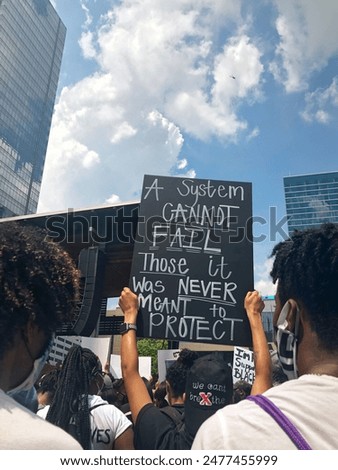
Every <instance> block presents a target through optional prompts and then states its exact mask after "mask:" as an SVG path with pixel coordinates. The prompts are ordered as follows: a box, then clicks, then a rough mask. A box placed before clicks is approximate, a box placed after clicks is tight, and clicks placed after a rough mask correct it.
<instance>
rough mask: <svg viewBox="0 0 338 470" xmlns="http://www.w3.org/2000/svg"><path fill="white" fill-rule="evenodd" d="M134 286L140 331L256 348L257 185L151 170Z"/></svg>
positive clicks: (141, 218)
mask: <svg viewBox="0 0 338 470" xmlns="http://www.w3.org/2000/svg"><path fill="white" fill-rule="evenodd" d="M130 288H131V289H132V290H133V291H134V292H136V293H137V294H138V295H139V299H140V310H141V311H140V315H139V318H138V335H139V336H144V337H150V338H167V339H170V340H176V341H192V342H204V343H212V344H225V345H239V346H244V345H245V346H249V345H250V344H251V333H250V327H249V324H248V321H247V317H246V313H245V311H244V297H245V295H246V293H247V291H248V290H252V289H253V254H252V196H251V184H250V183H239V182H229V181H214V180H200V179H188V178H175V177H164V176H150V175H146V176H145V177H144V183H143V191H142V197H141V203H140V210H139V222H138V230H137V236H136V240H135V245H134V255H133V262H132V268H131V277H130Z"/></svg>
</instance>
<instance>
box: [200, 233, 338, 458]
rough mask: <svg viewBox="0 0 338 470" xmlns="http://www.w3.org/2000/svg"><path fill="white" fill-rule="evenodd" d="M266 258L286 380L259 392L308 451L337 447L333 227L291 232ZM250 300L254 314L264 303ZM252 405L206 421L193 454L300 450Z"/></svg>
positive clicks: (337, 241) (337, 245) (254, 296)
mask: <svg viewBox="0 0 338 470" xmlns="http://www.w3.org/2000/svg"><path fill="white" fill-rule="evenodd" d="M271 256H272V257H274V263H273V267H272V271H271V276H272V279H273V282H274V283H277V294H276V308H275V315H274V327H275V332H276V336H275V339H276V345H277V352H278V356H279V360H280V362H281V365H282V367H283V371H284V373H285V374H286V376H287V377H288V380H287V381H286V382H284V383H282V384H280V385H277V386H270V385H272V382H271V378H269V374H267V375H266V379H267V382H266V384H267V385H266V386H265V387H264V386H263V389H262V390H265V391H263V393H262V392H259V391H258V393H260V394H261V396H263V397H267V398H268V399H270V401H271V402H272V404H273V405H275V406H277V407H278V409H279V410H280V411H282V412H283V413H284V415H285V416H286V418H288V419H289V420H290V421H291V423H292V424H293V425H294V426H295V429H296V430H297V431H298V432H299V433H300V435H301V438H302V440H304V441H305V444H306V446H307V447H306V448H311V449H314V450H326V449H331V450H332V449H338V428H337V422H338V406H337V400H338V398H337V397H338V302H337V290H338V225H337V224H324V225H322V226H321V227H319V228H314V229H307V230H304V231H296V232H294V233H293V235H292V236H291V237H290V238H289V239H287V240H285V241H283V242H280V243H278V244H277V245H276V246H275V247H274V249H273V251H272V255H271ZM250 296H251V300H252V302H251V308H252V309H253V312H256V314H257V315H259V314H260V312H261V309H262V300H261V299H260V296H259V295H258V293H257V292H254V293H251V295H250ZM246 300H247V299H246ZM251 313H252V312H251ZM251 327H252V326H251ZM253 336H254V332H253ZM263 350H264V348H263ZM265 351H266V350H265ZM269 361H270V358H268V359H267V365H268V367H269V368H271V364H270V362H269ZM263 379H264V377H263ZM269 382H270V385H269ZM256 397H257V395H256ZM249 398H251V399H252V398H255V397H249ZM251 399H245V400H242V401H241V402H239V403H238V404H236V405H229V406H227V407H225V408H223V409H221V410H219V411H218V412H217V413H215V414H214V415H213V416H212V417H211V418H209V419H208V420H207V421H206V422H205V423H203V424H202V426H201V427H200V429H199V430H198V432H197V435H196V437H195V440H194V442H193V445H192V449H195V450H198V449H205V450H217V449H222V450H227V449H229V450H230V449H231V450H239V449H245V450H250V449H253V450H262V449H270V450H273V449H275V450H292V449H296V448H299V447H298V445H297V444H296V443H295V442H294V441H293V440H292V439H291V437H290V436H291V434H290V433H289V432H287V431H288V429H287V430H286V431H284V430H283V429H282V428H281V426H280V425H279V424H278V423H277V422H276V421H275V419H274V418H273V417H272V416H270V414H268V413H267V412H266V411H265V409H263V408H262V407H261V406H259V405H258V403H257V402H256V403H255V402H253V401H251ZM288 428H290V426H288ZM303 448H304V447H303Z"/></svg>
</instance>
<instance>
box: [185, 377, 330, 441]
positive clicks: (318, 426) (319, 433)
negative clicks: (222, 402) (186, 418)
mask: <svg viewBox="0 0 338 470" xmlns="http://www.w3.org/2000/svg"><path fill="white" fill-rule="evenodd" d="M264 395H266V396H267V397H268V398H269V399H270V400H271V401H272V402H273V403H274V404H275V405H276V406H278V407H279V408H280V409H281V411H283V413H284V414H285V415H286V416H287V417H288V418H289V419H290V421H291V422H292V423H293V424H294V425H295V426H296V428H297V429H298V431H299V432H300V433H301V434H302V435H303V437H304V438H305V440H306V441H307V442H308V443H309V445H310V446H311V448H312V449H313V450H328V449H331V450H333V449H335V450H337V449H338V427H337V423H338V406H337V405H338V378H336V377H332V376H328V375H320V376H319V375H303V376H301V377H300V378H299V379H296V380H290V381H288V382H285V383H283V384H281V385H277V386H276V387H272V388H271V389H269V390H267V391H266V392H265V393H264ZM192 449H195V450H198V449H204V450H216V449H224V450H249V449H252V450H263V449H270V450H294V449H296V446H295V445H294V444H293V442H292V441H291V440H290V438H289V437H288V435H287V434H286V433H285V432H284V431H283V430H282V429H281V428H280V426H279V425H278V424H277V423H276V421H275V420H274V419H273V418H272V417H271V416H270V415H269V414H268V413H267V412H266V411H264V410H263V409H262V408H261V407H260V406H258V405H257V404H256V403H254V402H251V401H249V400H243V401H240V402H239V403H237V404H235V405H228V406H226V407H224V408H222V409H221V410H219V411H217V412H216V413H215V414H214V415H213V416H211V417H210V418H209V419H208V420H207V421H205V422H204V423H203V424H202V426H201V427H200V429H199V430H198V432H197V434H196V437H195V440H194V442H193V445H192Z"/></svg>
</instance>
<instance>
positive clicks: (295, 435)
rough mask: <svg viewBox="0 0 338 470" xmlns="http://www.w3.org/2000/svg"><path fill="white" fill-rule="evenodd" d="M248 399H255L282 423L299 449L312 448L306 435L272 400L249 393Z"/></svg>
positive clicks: (281, 425) (282, 426)
mask: <svg viewBox="0 0 338 470" xmlns="http://www.w3.org/2000/svg"><path fill="white" fill-rule="evenodd" d="M247 400H251V401H254V402H255V403H256V404H257V405H259V406H260V407H261V408H263V410H265V411H266V412H267V413H269V415H270V416H272V418H273V419H274V420H275V421H276V422H277V423H278V424H279V425H280V427H281V428H282V429H283V430H284V431H285V432H286V434H287V435H288V436H289V437H290V439H291V440H292V442H293V443H294V444H295V445H296V446H297V449H299V450H312V449H311V447H310V446H309V444H308V443H307V442H306V440H305V439H304V437H303V436H302V435H301V433H300V432H299V431H298V429H297V428H296V427H295V425H294V424H292V423H291V421H290V420H289V418H287V417H286V416H285V414H284V413H283V412H282V411H281V410H280V409H279V408H278V407H277V406H276V405H275V404H274V403H273V402H272V401H271V400H269V398H267V397H266V396H263V395H249V396H248V397H247Z"/></svg>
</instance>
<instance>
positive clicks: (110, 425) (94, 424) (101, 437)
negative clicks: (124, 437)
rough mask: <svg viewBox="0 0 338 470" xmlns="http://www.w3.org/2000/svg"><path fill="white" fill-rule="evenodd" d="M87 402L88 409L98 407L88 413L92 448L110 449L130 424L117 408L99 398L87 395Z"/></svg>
mask: <svg viewBox="0 0 338 470" xmlns="http://www.w3.org/2000/svg"><path fill="white" fill-rule="evenodd" d="M88 400H89V403H88V405H89V408H93V407H94V406H96V405H100V406H96V408H94V409H92V410H91V412H90V415H91V428H92V448H93V449H95V450H109V449H112V447H113V443H114V441H115V440H116V439H117V438H118V437H119V436H120V435H121V434H122V433H124V431H126V429H128V428H129V427H131V426H132V423H131V421H130V420H129V419H128V418H127V417H126V416H125V415H124V413H123V412H122V411H121V410H120V409H119V408H117V407H116V406H114V405H110V404H108V402H106V401H104V400H103V399H102V398H101V397H99V396H97V395H89V397H88Z"/></svg>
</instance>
